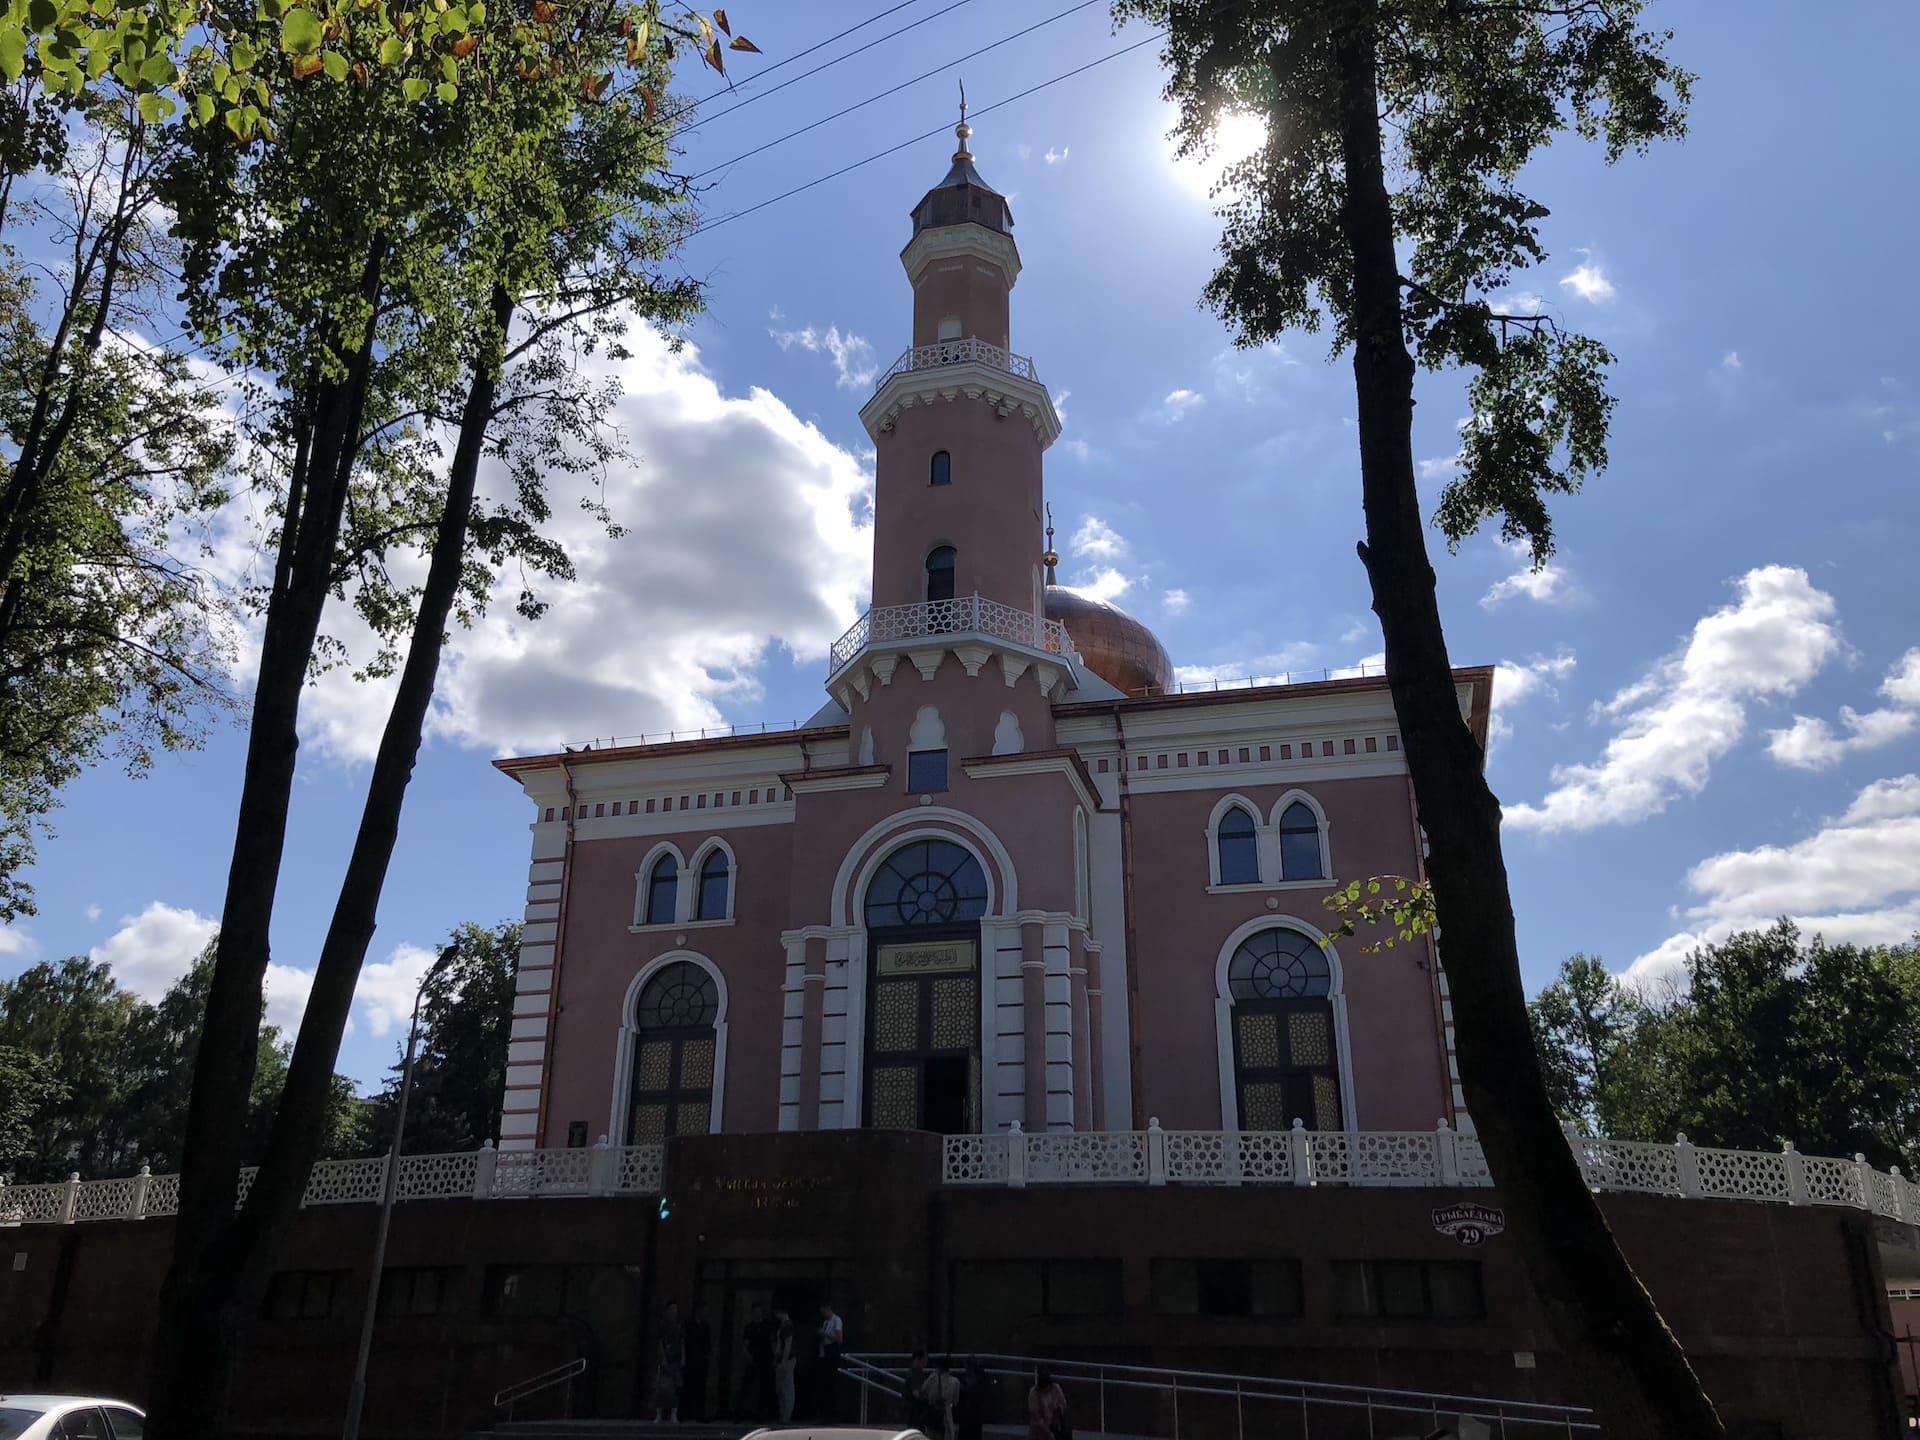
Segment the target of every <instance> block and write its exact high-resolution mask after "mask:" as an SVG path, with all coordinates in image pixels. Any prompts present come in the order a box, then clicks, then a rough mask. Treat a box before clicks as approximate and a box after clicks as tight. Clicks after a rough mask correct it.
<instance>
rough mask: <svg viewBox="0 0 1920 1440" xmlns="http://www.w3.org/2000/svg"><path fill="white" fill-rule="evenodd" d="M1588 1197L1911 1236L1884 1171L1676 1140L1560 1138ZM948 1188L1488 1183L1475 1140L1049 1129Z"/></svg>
mask: <svg viewBox="0 0 1920 1440" xmlns="http://www.w3.org/2000/svg"><path fill="white" fill-rule="evenodd" d="M1567 1138H1568V1143H1569V1144H1571V1145H1572V1147H1573V1153H1574V1158H1575V1159H1576V1160H1578V1161H1579V1163H1580V1170H1581V1173H1582V1174H1583V1175H1585V1176H1586V1180H1587V1184H1588V1185H1589V1186H1590V1187H1591V1188H1593V1189H1594V1190H1604V1191H1632V1192H1637V1193H1639V1194H1644V1195H1673V1196H1677V1197H1681V1198H1686V1199H1702V1200H1758V1201H1766V1202H1771V1203H1774V1204H1780V1205H1844V1206H1847V1207H1849V1208H1851V1209H1855V1210H1869V1211H1871V1212H1873V1213H1874V1214H1876V1215H1884V1216H1886V1217H1887V1218H1888V1219H1890V1220H1904V1221H1907V1222H1908V1223H1910V1224H1916V1225H1920V1185H1916V1184H1915V1183H1914V1182H1913V1181H1911V1180H1908V1179H1907V1178H1906V1177H1905V1176H1904V1175H1902V1174H1901V1173H1900V1167H1899V1166H1897V1165H1896V1166H1894V1167H1893V1168H1892V1170H1891V1172H1883V1171H1879V1170H1875V1169H1874V1168H1873V1167H1872V1166H1871V1165H1869V1164H1867V1162H1866V1157H1865V1156H1861V1155H1856V1156H1854V1157H1853V1159H1851V1160H1841V1159H1834V1158H1831V1157H1828V1156H1821V1155H1802V1154H1801V1153H1800V1152H1799V1151H1797V1150H1795V1149H1794V1148H1793V1147H1792V1146H1791V1145H1789V1146H1787V1147H1786V1148H1785V1149H1784V1150H1781V1151H1779V1152H1773V1151H1763V1150H1718V1149H1713V1148H1711V1147H1709V1146H1704V1145H1694V1144H1692V1143H1691V1142H1690V1141H1688V1139H1687V1137H1686V1136H1684V1135H1682V1136H1681V1137H1680V1138H1679V1139H1677V1140H1676V1141H1675V1142H1674V1143H1673V1144H1671V1145H1658V1144H1651V1143H1648V1142H1645V1141H1639V1140H1608V1139H1605V1138H1596V1137H1594V1136H1590V1135H1579V1134H1572V1133H1570V1134H1569V1135H1568V1137H1567ZM942 1174H943V1179H944V1180H945V1182H946V1183H947V1184H948V1185H973V1186H979V1185H996V1186H1009V1187H1012V1188H1014V1189H1019V1188H1022V1187H1024V1186H1028V1185H1341V1186H1365V1187H1374V1186H1396V1185H1425V1186H1441V1187H1462V1188H1469V1189H1477V1188H1483V1187H1486V1186H1490V1185H1492V1184H1493V1179H1492V1176H1491V1175H1490V1174H1489V1173H1488V1170H1487V1157H1486V1154H1485V1152H1484V1151H1482V1149H1481V1147H1480V1142H1479V1141H1478V1140H1476V1139H1475V1138H1474V1137H1473V1136H1471V1135H1461V1134H1458V1133H1456V1132H1455V1131H1453V1130H1451V1129H1449V1128H1448V1126H1447V1124H1446V1122H1445V1121H1442V1122H1441V1123H1440V1124H1439V1125H1437V1126H1435V1127H1434V1128H1433V1129H1432V1130H1363V1131H1355V1132H1348V1131H1343V1130H1332V1131H1321V1130H1308V1129H1306V1128H1305V1127H1304V1126H1303V1125H1302V1124H1301V1123H1300V1122H1299V1121H1295V1122H1294V1125H1293V1128H1292V1129H1291V1130H1279V1131H1244V1132H1240V1133H1234V1132H1231V1131H1220V1130H1162V1129H1161V1128H1160V1122H1159V1121H1158V1120H1155V1121H1153V1122H1151V1123H1150V1124H1149V1125H1148V1127H1147V1128H1146V1129H1145V1130H1101V1131H1088V1132H1072V1131H1051V1132H1046V1133H1035V1134H1031V1135H1029V1134H1026V1133H1025V1132H1023V1131H1022V1130H1021V1129H1020V1127H1019V1125H1017V1124H1016V1125H1014V1126H1012V1127H1011V1128H1010V1129H1009V1130H1008V1131H1007V1132H1006V1133H1005V1134H1000V1135H950V1136H948V1137H947V1139H946V1156H945V1164H944V1167H943V1172H942Z"/></svg>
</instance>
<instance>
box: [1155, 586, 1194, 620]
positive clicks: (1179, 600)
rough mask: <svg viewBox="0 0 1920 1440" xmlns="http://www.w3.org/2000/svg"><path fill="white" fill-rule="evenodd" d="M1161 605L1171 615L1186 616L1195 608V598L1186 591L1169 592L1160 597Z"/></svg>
mask: <svg viewBox="0 0 1920 1440" xmlns="http://www.w3.org/2000/svg"><path fill="white" fill-rule="evenodd" d="M1160 604H1161V606H1162V608H1163V609H1165V610H1166V612H1167V613H1168V614H1169V615H1184V614H1186V613H1187V611H1188V610H1190V609H1192V608H1193V597H1192V596H1191V595H1189V594H1187V592H1186V591H1184V590H1169V591H1167V592H1166V593H1165V594H1163V595H1162V596H1161V597H1160Z"/></svg>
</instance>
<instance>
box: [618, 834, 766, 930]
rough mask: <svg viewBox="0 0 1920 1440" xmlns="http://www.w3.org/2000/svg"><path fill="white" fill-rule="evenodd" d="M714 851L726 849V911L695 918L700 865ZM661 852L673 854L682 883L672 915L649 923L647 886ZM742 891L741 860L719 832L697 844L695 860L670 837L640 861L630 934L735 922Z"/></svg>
mask: <svg viewBox="0 0 1920 1440" xmlns="http://www.w3.org/2000/svg"><path fill="white" fill-rule="evenodd" d="M715 850H722V851H725V852H726V856H727V913H726V914H725V915H724V916H723V917H721V918H720V919H718V920H696V919H694V918H693V917H694V908H695V906H696V905H698V903H699V898H700V896H699V890H700V866H701V865H703V864H705V863H706V858H707V856H708V855H710V854H712V853H713V852H714V851H715ZM662 855H671V856H673V858H674V863H675V864H677V865H678V866H679V867H680V882H679V884H677V885H676V886H675V887H674V893H673V918H672V919H671V920H662V921H660V922H659V923H658V924H654V925H649V924H648V923H647V885H648V877H650V876H651V875H652V874H653V867H654V866H655V865H657V864H659V863H660V857H661V856H662ZM739 894H740V861H739V858H738V857H737V856H735V855H734V853H733V846H731V845H729V844H728V843H727V842H726V841H725V840H723V839H722V838H721V837H720V836H718V835H712V836H709V837H708V838H707V839H705V840H702V841H701V842H700V844H699V845H698V846H697V847H695V849H694V852H693V860H692V862H691V863H689V862H688V860H687V857H686V855H685V853H684V852H683V851H682V850H681V849H680V847H679V846H678V845H676V844H674V843H673V842H672V841H671V840H662V841H661V842H660V843H659V844H657V845H655V846H654V847H653V848H652V849H651V850H649V851H648V852H647V855H646V858H645V859H644V860H642V861H641V862H640V869H639V870H638V871H637V872H636V873H635V875H634V890H633V923H632V924H631V925H629V926H627V933H628V934H630V935H651V934H658V933H660V932H661V931H664V930H689V929H691V930H698V929H705V928H708V927H711V926H715V925H731V924H733V913H734V906H735V904H736V903H737V901H738V898H739Z"/></svg>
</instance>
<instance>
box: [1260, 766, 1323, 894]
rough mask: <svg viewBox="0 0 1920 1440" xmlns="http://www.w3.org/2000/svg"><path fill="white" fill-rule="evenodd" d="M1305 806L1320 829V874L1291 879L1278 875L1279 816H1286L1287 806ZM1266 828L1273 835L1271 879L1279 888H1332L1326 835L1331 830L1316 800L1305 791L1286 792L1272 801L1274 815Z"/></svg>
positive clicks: (1290, 877) (1279, 873)
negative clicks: (1312, 886)
mask: <svg viewBox="0 0 1920 1440" xmlns="http://www.w3.org/2000/svg"><path fill="white" fill-rule="evenodd" d="M1296 802H1297V803H1299V804H1301V805H1305V806H1306V807H1307V809H1309V810H1311V811H1312V812H1313V818H1314V819H1315V820H1316V821H1318V822H1319V828H1320V873H1319V874H1318V875H1317V876H1305V877H1301V878H1298V879H1296V878H1294V877H1292V876H1289V875H1285V874H1282V873H1281V865H1280V817H1281V816H1282V815H1285V814H1286V813H1287V810H1288V807H1290V806H1292V805H1293V804H1295V803H1296ZM1268 828H1269V829H1270V830H1271V831H1272V832H1273V878H1274V880H1275V881H1276V882H1278V883H1279V884H1282V885H1331V884H1332V883H1333V844H1332V841H1331V838H1330V836H1329V833H1328V832H1329V830H1330V829H1331V827H1330V826H1329V825H1328V824H1327V812H1326V811H1325V810H1324V809H1323V808H1322V807H1321V804H1320V802H1319V801H1318V800H1316V799H1314V798H1313V796H1312V795H1310V794H1308V793H1307V792H1306V791H1305V790H1289V791H1287V793H1286V794H1284V795H1282V796H1281V797H1280V798H1279V799H1278V800H1276V801H1274V802H1273V813H1272V815H1271V816H1270V817H1269V819H1268Z"/></svg>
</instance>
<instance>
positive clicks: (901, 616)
mask: <svg viewBox="0 0 1920 1440" xmlns="http://www.w3.org/2000/svg"><path fill="white" fill-rule="evenodd" d="M929 635H934V636H938V635H991V636H993V637H995V638H996V639H1000V640H1011V641H1013V642H1014V643H1015V644H1016V645H1026V646H1029V647H1031V648H1032V649H1035V650H1042V651H1045V652H1046V653H1047V654H1049V655H1058V656H1061V657H1062V658H1066V657H1069V656H1071V655H1073V654H1074V649H1073V641H1072V640H1071V639H1069V638H1068V636H1067V627H1066V626H1065V625H1062V624H1061V623H1060V622H1059V621H1058V620H1049V619H1047V617H1046V616H1044V615H1035V614H1034V613H1033V612H1032V611H1031V610H1021V609H1018V608H1016V607H1015V606H1012V605H1003V604H1001V603H1000V602H999V601H998V600H989V599H987V598H986V596H984V595H979V594H974V595H956V596H954V597H953V599H951V600H922V601H920V602H919V603H918V604H915V605H881V606H877V607H876V608H874V609H872V610H869V611H867V613H866V614H864V615H862V616H861V617H860V618H859V619H858V620H856V621H854V622H853V628H852V629H850V630H848V631H847V633H846V634H844V635H842V636H841V637H840V638H839V639H838V640H836V641H834V642H833V651H832V655H831V658H830V659H829V661H828V665H827V673H828V674H829V675H837V674H838V673H839V672H840V668H841V667H842V666H843V665H845V664H846V663H847V662H848V661H849V660H851V659H853V657H854V656H856V655H858V654H859V653H860V652H861V651H862V650H864V649H866V647H867V646H869V645H879V644H884V643H885V642H887V641H889V640H918V639H920V638H921V637H922V636H929Z"/></svg>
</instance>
